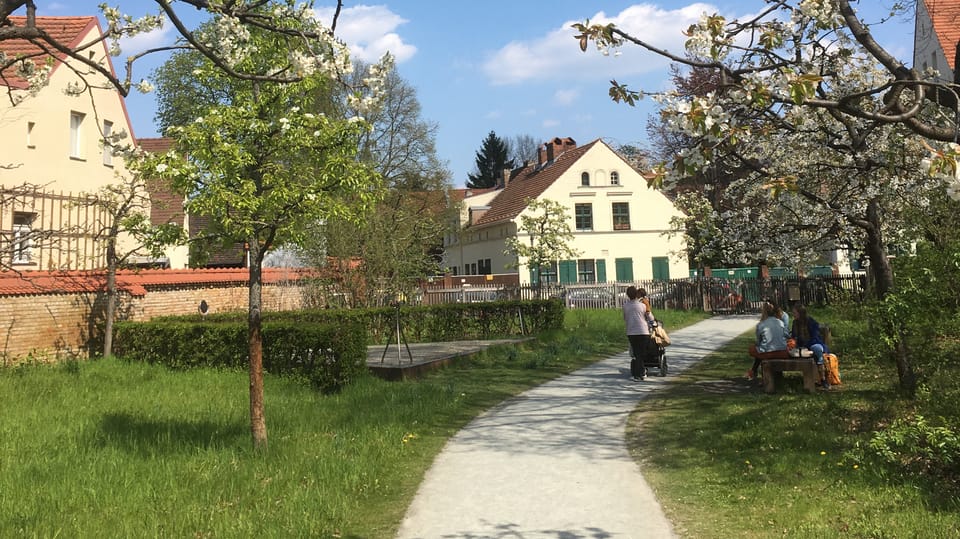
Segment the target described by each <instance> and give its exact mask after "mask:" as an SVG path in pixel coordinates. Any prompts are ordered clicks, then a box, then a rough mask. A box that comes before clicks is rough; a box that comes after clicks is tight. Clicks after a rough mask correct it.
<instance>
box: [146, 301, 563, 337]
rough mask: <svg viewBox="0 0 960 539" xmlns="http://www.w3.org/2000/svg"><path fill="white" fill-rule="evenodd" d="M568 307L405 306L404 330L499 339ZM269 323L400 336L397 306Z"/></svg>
mask: <svg viewBox="0 0 960 539" xmlns="http://www.w3.org/2000/svg"><path fill="white" fill-rule="evenodd" d="M246 316H247V315H246V313H245V312H231V313H218V314H212V315H209V316H207V317H206V318H204V319H202V321H203V322H204V323H207V324H223V323H237V322H242V321H245V320H246ZM563 317H564V307H563V304H562V303H561V302H560V301H558V300H540V301H495V302H486V303H454V304H444V305H420V306H403V307H401V308H400V322H401V328H402V330H403V333H404V337H406V339H407V341H408V342H440V341H458V340H468V339H494V338H501V337H509V336H512V335H520V334H532V333H540V332H541V331H545V330H548V329H559V328H561V327H563ZM156 320H166V321H171V322H173V321H179V322H190V323H196V322H198V321H201V318H200V317H199V315H189V316H171V317H164V318H162V319H159V318H158V319H156ZM263 320H264V323H266V322H281V321H291V320H293V321H296V322H297V323H301V324H341V323H358V324H362V325H363V326H364V327H365V328H366V329H367V338H368V339H369V342H372V343H382V342H386V341H387V340H388V339H392V338H393V336H394V335H395V334H396V325H397V310H396V309H395V308H394V307H383V308H377V309H349V310H347V309H322V310H321V309H314V310H305V311H282V312H269V313H264V315H263Z"/></svg>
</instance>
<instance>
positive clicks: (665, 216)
mask: <svg viewBox="0 0 960 539" xmlns="http://www.w3.org/2000/svg"><path fill="white" fill-rule="evenodd" d="M551 142H552V143H553V144H554V146H553V150H554V151H553V152H548V151H542V152H541V153H540V158H539V159H538V163H537V164H530V165H527V166H525V167H523V168H521V169H518V170H514V171H512V173H511V174H510V175H509V176H506V175H505V176H504V179H503V185H502V187H501V188H500V189H498V190H496V191H494V192H492V193H485V194H483V195H479V196H476V197H467V198H465V199H464V207H463V210H462V212H461V221H460V222H461V223H462V224H463V225H464V226H463V228H462V229H461V231H460V234H459V241H454V242H448V244H447V245H446V247H447V250H446V255H445V256H446V260H447V263H448V264H449V267H451V268H452V269H453V270H454V274H455V275H472V274H477V273H480V274H486V273H493V274H498V273H504V272H510V271H516V272H517V273H518V274H519V275H518V277H519V281H520V282H521V283H524V282H529V280H532V279H534V277H533V275H534V273H535V272H533V271H531V270H530V268H528V267H527V266H526V263H527V261H526V260H522V259H521V260H517V259H516V257H515V256H513V255H511V251H510V249H508V248H507V241H508V240H509V239H510V238H516V239H518V240H519V241H520V242H522V243H527V242H529V241H532V238H530V237H529V234H528V232H527V231H525V230H520V229H519V227H518V222H519V217H520V216H521V215H523V213H524V211H526V210H527V207H528V202H529V201H530V200H532V199H539V200H544V199H549V200H552V201H555V202H558V203H559V204H561V205H562V206H564V207H565V208H566V211H567V214H568V218H569V219H570V228H571V231H572V232H573V240H572V241H571V242H570V246H571V247H573V249H574V250H575V251H577V252H579V255H578V256H577V257H576V259H575V260H560V261H557V263H556V264H555V266H556V267H554V268H553V269H552V270H550V272H548V273H550V275H551V276H550V278H549V279H548V280H552V281H559V282H560V283H564V284H569V283H573V282H583V283H590V282H596V281H613V280H619V281H634V280H636V279H651V278H654V277H656V278H668V277H671V276H672V277H686V276H687V275H688V267H687V263H686V260H685V259H684V257H683V253H684V252H685V249H684V244H683V239H682V237H680V236H676V235H674V236H669V235H668V234H667V232H668V231H669V230H670V226H671V219H672V218H674V217H679V216H682V213H681V212H680V211H679V210H677V209H676V208H675V207H674V205H673V203H672V202H671V201H670V200H669V199H668V198H667V197H666V196H665V195H664V194H663V193H662V192H660V191H659V190H656V189H651V188H649V187H648V182H647V178H646V177H645V176H644V175H643V174H641V173H640V172H638V171H637V170H636V169H634V168H633V167H632V166H631V165H630V163H629V162H628V161H626V160H625V159H624V158H623V157H622V156H621V155H620V154H618V153H617V152H615V151H614V150H613V149H611V148H610V147H609V146H608V145H607V144H606V143H604V142H603V141H602V140H600V139H597V140H594V141H592V142H590V143H589V144H587V145H585V146H581V147H576V146H575V143H573V141H572V139H559V138H557V139H553V140H552V141H551ZM548 144H549V143H548ZM558 146H559V147H560V148H562V150H561V151H559V152H558V151H556V150H557V147H558ZM471 210H473V212H472V215H473V217H474V218H475V219H474V221H472V222H471V221H468V220H467V219H468V217H469V216H470V215H471ZM481 213H482V215H481ZM536 274H537V275H541V276H542V275H543V274H542V273H536Z"/></svg>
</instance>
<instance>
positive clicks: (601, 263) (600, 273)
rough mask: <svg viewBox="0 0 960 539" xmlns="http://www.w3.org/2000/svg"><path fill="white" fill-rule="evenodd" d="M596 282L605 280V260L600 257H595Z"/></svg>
mask: <svg viewBox="0 0 960 539" xmlns="http://www.w3.org/2000/svg"><path fill="white" fill-rule="evenodd" d="M597 282H598V283H605V282H607V261H606V260H603V259H602V258H598V259H597Z"/></svg>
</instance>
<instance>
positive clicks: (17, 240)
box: [12, 212, 37, 264]
mask: <svg viewBox="0 0 960 539" xmlns="http://www.w3.org/2000/svg"><path fill="white" fill-rule="evenodd" d="M36 217H37V215H36V214H35V213H27V212H14V213H13V258H12V262H13V263H14V264H30V263H32V262H33V256H32V253H31V250H32V248H33V244H32V242H31V241H30V239H31V238H30V237H31V236H32V235H33V221H34V219H36Z"/></svg>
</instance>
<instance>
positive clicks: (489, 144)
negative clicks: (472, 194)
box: [467, 131, 513, 189]
mask: <svg viewBox="0 0 960 539" xmlns="http://www.w3.org/2000/svg"><path fill="white" fill-rule="evenodd" d="M509 151H510V148H509V146H508V144H507V142H506V141H504V140H503V139H502V138H500V137H498V136H497V134H496V133H494V132H493V131H490V134H489V135H487V138H485V139H483V146H482V147H481V148H480V149H479V150H478V151H477V161H476V165H475V167H476V171H475V172H474V173H473V174H468V175H467V177H468V178H469V179H468V180H467V187H469V188H471V189H484V188H488V187H495V186H496V185H497V181H498V180H499V178H500V176H501V175H502V174H503V169H504V168H507V167H513V161H510V160H509V159H508V158H507V156H508V154H509Z"/></svg>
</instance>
